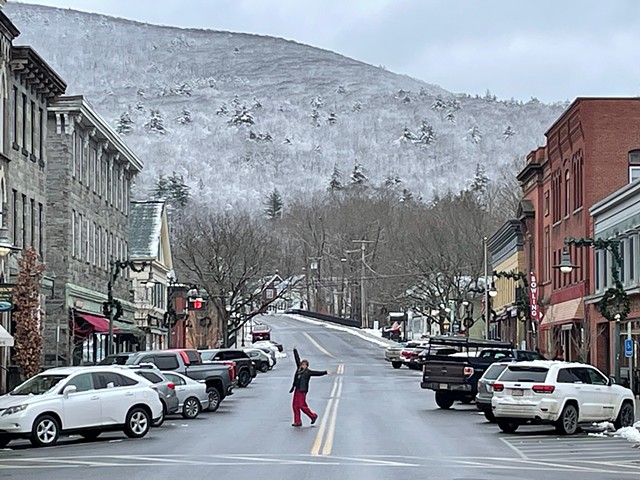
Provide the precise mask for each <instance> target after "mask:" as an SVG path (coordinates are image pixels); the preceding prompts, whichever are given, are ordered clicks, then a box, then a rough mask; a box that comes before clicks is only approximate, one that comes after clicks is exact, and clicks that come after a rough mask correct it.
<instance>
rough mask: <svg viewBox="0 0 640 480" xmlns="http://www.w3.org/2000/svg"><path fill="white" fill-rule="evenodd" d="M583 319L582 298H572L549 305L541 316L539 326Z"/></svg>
mask: <svg viewBox="0 0 640 480" xmlns="http://www.w3.org/2000/svg"><path fill="white" fill-rule="evenodd" d="M583 319H584V299H583V298H582V297H581V298H574V299H572V300H567V301H566V302H560V303H556V304H555V305H551V306H550V307H549V308H548V309H547V311H546V312H545V314H544V317H542V321H541V322H540V328H541V329H545V328H550V327H553V326H557V325H564V324H567V323H572V322H580V321H582V320H583Z"/></svg>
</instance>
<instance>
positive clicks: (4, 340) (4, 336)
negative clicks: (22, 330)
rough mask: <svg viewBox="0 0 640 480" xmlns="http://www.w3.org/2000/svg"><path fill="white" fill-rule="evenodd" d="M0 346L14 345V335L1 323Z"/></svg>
mask: <svg viewBox="0 0 640 480" xmlns="http://www.w3.org/2000/svg"><path fill="white" fill-rule="evenodd" d="M0 347H13V337H12V336H11V334H10V333H9V332H7V330H6V329H5V328H4V327H3V326H2V325H0Z"/></svg>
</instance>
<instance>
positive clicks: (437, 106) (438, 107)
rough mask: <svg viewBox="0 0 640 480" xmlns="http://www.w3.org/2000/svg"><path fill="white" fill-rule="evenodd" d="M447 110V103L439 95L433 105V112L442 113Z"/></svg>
mask: <svg viewBox="0 0 640 480" xmlns="http://www.w3.org/2000/svg"><path fill="white" fill-rule="evenodd" d="M446 109H447V102H446V101H445V100H444V98H442V96H441V95H438V96H437V97H436V99H435V101H434V102H433V103H432V104H431V110H433V111H434V112H437V113H442V112H443V111H445V110H446Z"/></svg>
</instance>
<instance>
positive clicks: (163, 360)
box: [100, 349, 235, 412]
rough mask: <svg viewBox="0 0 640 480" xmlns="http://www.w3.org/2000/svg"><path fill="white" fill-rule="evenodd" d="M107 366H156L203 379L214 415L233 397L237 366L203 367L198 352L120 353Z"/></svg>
mask: <svg viewBox="0 0 640 480" xmlns="http://www.w3.org/2000/svg"><path fill="white" fill-rule="evenodd" d="M100 363H101V364H104V365H111V364H115V365H138V364H140V363H153V364H154V365H155V366H156V367H158V369H160V370H161V371H163V372H165V371H169V372H178V373H182V374H183V375H186V376H187V377H189V378H192V379H193V380H197V381H199V380H204V382H205V385H206V386H207V392H208V393H209V411H211V412H214V411H216V410H217V409H218V407H219V406H220V403H221V402H222V400H224V399H225V398H226V397H227V396H229V395H232V394H233V382H234V375H235V364H234V363H233V362H219V363H208V364H206V365H205V364H203V363H202V358H201V357H200V354H199V353H198V351H197V350H193V349H174V350H149V351H144V352H135V353H118V354H115V355H110V356H108V357H106V358H105V359H104V360H103V361H102V362H100Z"/></svg>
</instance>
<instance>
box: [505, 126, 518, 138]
mask: <svg viewBox="0 0 640 480" xmlns="http://www.w3.org/2000/svg"><path fill="white" fill-rule="evenodd" d="M515 134H516V131H515V130H514V129H513V128H511V125H508V126H507V128H505V129H504V132H502V138H503V140H504V141H505V142H506V141H507V140H509V139H510V138H511V137H513V136H514V135H515Z"/></svg>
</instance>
